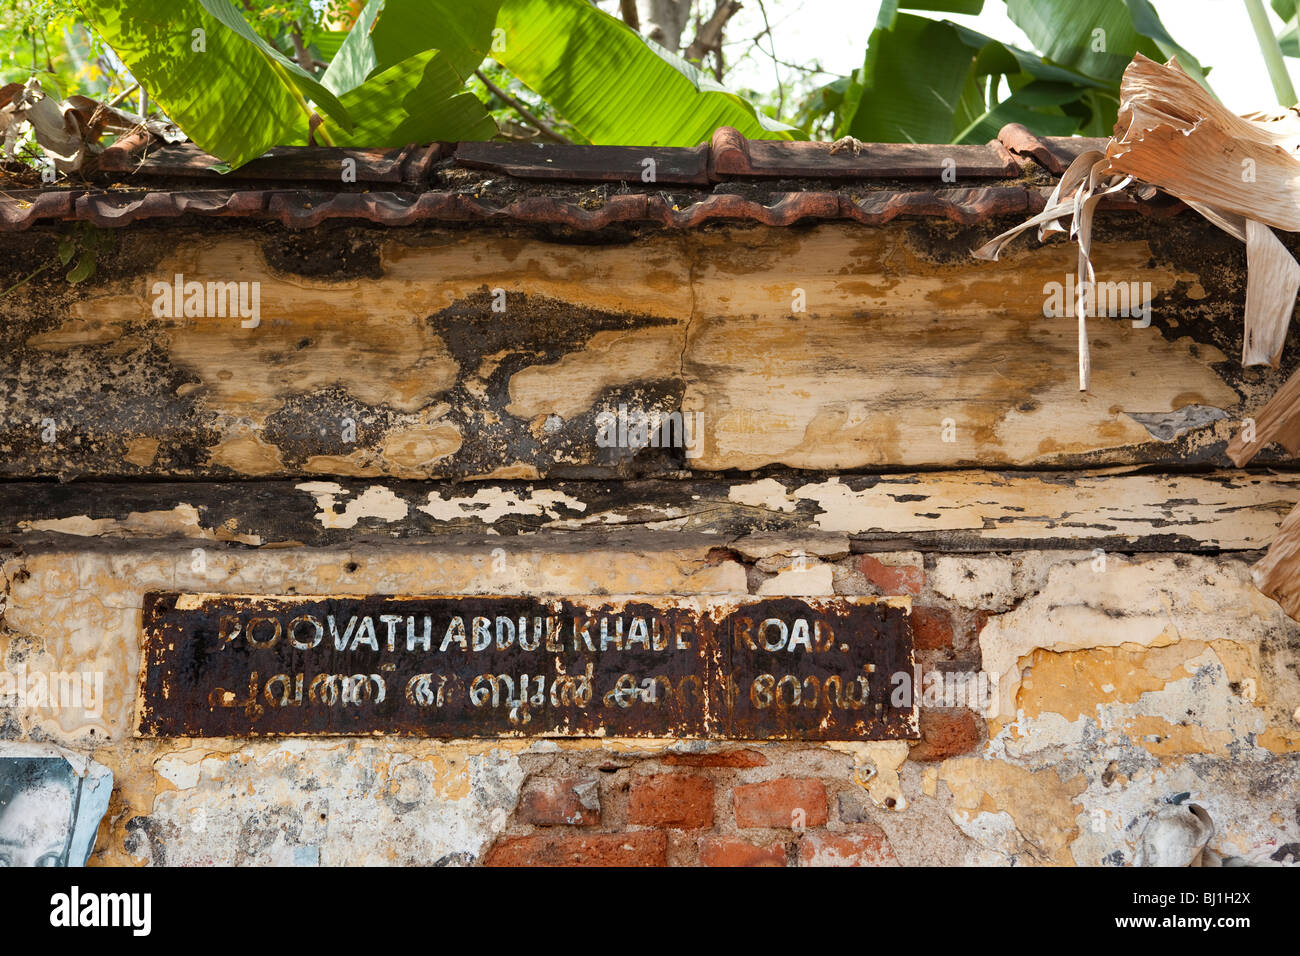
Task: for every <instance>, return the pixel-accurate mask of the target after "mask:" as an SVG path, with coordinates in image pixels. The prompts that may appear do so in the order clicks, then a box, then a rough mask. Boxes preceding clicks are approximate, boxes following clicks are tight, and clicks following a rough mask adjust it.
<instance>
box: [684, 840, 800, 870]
mask: <svg viewBox="0 0 1300 956" xmlns="http://www.w3.org/2000/svg"><path fill="white" fill-rule="evenodd" d="M700 864H701V865H702V866H785V844H784V843H773V844H770V845H769V846H755V845H754V844H752V843H750V842H748V841H746V840H737V839H736V838H735V837H708V838H706V839H704V840H701V841H700Z"/></svg>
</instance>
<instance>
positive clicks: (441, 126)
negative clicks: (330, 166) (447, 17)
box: [334, 50, 497, 148]
mask: <svg viewBox="0 0 1300 956" xmlns="http://www.w3.org/2000/svg"><path fill="white" fill-rule="evenodd" d="M463 85H464V81H463V80H462V78H461V76H460V74H459V73H457V72H456V70H455V69H454V68H453V67H452V65H451V58H450V57H448V56H447V55H446V54H445V53H443V52H442V51H440V50H426V51H424V52H423V53H417V54H416V55H415V56H411V57H407V58H406V59H405V60H402V61H401V62H400V63H398V64H397V65H396V66H393V67H389V68H388V69H387V70H384V71H382V72H380V73H377V74H375V75H374V76H372V77H370V79H368V80H366V81H365V82H364V83H362V84H361V85H360V86H358V87H356V89H353V90H349V91H348V92H346V93H344V94H343V96H342V100H343V105H344V106H345V107H347V109H348V112H349V113H351V114H352V116H354V117H355V118H356V122H355V124H354V126H353V128H352V130H351V132H344V133H335V134H334V142H335V143H336V144H337V145H340V146H363V147H364V146H370V147H379V148H383V147H392V146H405V145H406V144H407V143H427V142H432V141H435V140H446V141H448V142H456V141H459V140H471V139H491V138H492V137H493V136H495V135H496V132H497V125H496V123H495V121H493V119H492V117H491V115H490V114H489V113H488V111H487V110H486V109H484V107H483V104H482V103H480V102H479V100H478V98H477V97H475V96H474V94H473V93H467V92H465V91H464V90H462V88H461V87H462V86H463Z"/></svg>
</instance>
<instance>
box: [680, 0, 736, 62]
mask: <svg viewBox="0 0 1300 956" xmlns="http://www.w3.org/2000/svg"><path fill="white" fill-rule="evenodd" d="M740 6H741V5H740V3H739V2H738V0H718V5H717V7H716V8H715V9H714V11H713V16H711V17H709V19H708V20H706V21H705V22H704V24H703V25H702V26H701V27H700V28H699V29H698V30H697V31H696V32H695V39H694V40H692V41H691V45H690V46H688V47H687V48H686V52H685V53H683V54H682V55H683V56H684V57H686V59H688V60H694V61H696V62H697V63H698V62H699V61H701V60H703V59H704V55H705V54H706V53H717V52H719V51H720V50H721V48H722V31H723V30H724V29H725V28H726V26H727V21H728V20H730V19H731V18H732V17H734V16H735V15H736V14H737V13H738V12H739V11H740Z"/></svg>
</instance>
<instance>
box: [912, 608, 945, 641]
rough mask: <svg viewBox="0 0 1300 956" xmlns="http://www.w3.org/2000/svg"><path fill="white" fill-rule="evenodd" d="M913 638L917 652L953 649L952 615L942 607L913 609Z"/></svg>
mask: <svg viewBox="0 0 1300 956" xmlns="http://www.w3.org/2000/svg"><path fill="white" fill-rule="evenodd" d="M912 638H913V641H914V642H915V644H916V648H917V650H923V651H934V650H941V649H943V648H947V647H952V614H950V613H949V612H948V611H947V610H945V609H944V608H941V607H914V608H912Z"/></svg>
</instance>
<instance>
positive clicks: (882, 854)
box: [799, 827, 898, 866]
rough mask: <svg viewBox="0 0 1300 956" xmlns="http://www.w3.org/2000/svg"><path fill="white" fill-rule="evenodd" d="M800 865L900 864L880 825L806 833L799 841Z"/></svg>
mask: <svg viewBox="0 0 1300 956" xmlns="http://www.w3.org/2000/svg"><path fill="white" fill-rule="evenodd" d="M799 865H800V866H898V858H897V857H896V856H894V848H893V847H892V846H890V845H889V838H888V837H886V836H885V831H884V830H882V829H880V827H862V828H859V829H856V830H854V831H853V832H851V833H827V832H825V831H822V832H820V833H809V834H806V835H805V836H804V837H803V839H801V840H800V841H799Z"/></svg>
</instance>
